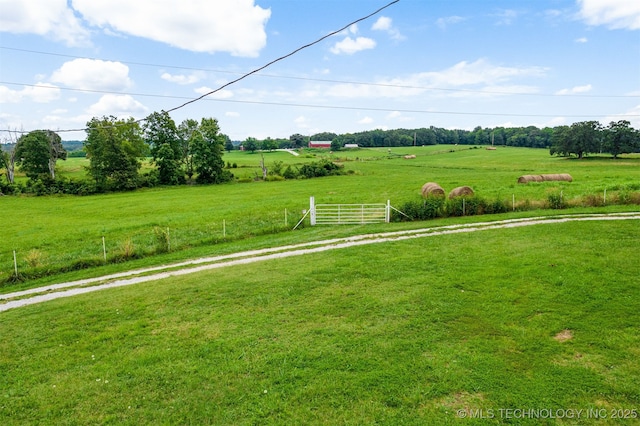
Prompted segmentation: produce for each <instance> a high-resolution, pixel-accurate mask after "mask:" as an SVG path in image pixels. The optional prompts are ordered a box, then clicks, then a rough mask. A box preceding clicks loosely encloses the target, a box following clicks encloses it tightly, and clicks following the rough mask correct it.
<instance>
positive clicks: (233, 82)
mask: <svg viewBox="0 0 640 426" xmlns="http://www.w3.org/2000/svg"><path fill="white" fill-rule="evenodd" d="M399 1H400V0H393V1H391V2H389V3H387V4H386V5H384V6H382V7H381V8H379V9H377V10H376V11H374V12H372V13H370V14H368V15H366V16H364V17H362V18H359V19H356V20H355V21H353V22H350V23H348V24H347V25H345V26H343V27H342V28H340V29H338V30H335V31H332V32H330V33H329V34H326V35H324V36H322V37H320V38H319V39H317V40H315V41H313V42H311V43H308V44H305V45H303V46H301V47H299V48H297V49H295V50H293V51H292V52H290V53H287V54H286V55H283V56H281V57H279V58H276V59H274V60H273V61H271V62H268V63H267V64H265V65H263V66H261V67H259V68H256V69H255V70H253V71H250V72H248V73H246V74H244V75H242V76H241V77H239V78H236V79H235V80H232V81H230V82H228V83H226V84H223V85H222V86H220V87H218V88H217V89H214V90H211V91H209V92H207V93H205V94H203V95H202V96H199V97H197V98H195V99H191V100H189V101H187V102H184V103H182V104H181V105H178V106H176V107H173V108H170V109H168V110H166V111H165V112H167V113H169V112H172V111H176V110H178V109H181V108H184V107H186V106H187V105H190V104H192V103H195V102H198V101H200V100H202V99H204V98H206V97H207V96H209V95H212V94H214V93H216V92H219V91H221V90H223V89H225V88H227V87H229V86H231V85H232V84H235V83H237V82H239V81H241V80H244V79H245V78H247V77H249V76H251V75H253V74H257V73H259V72H260V71H262V70H263V69H265V68H268V67H270V66H271V65H273V64H275V63H277V62H280V61H282V60H284V59H287V58H289V57H291V56H293V55H295V54H296V53H298V52H300V51H301V50H304V49H307V48H309V47H311V46H314V45H316V44H318V43H320V42H322V41H324V40H326V39H327V38H329V37H332V36H334V35H336V34H338V33H340V32H342V31H344V30H346V29H347V28H349V27H351V26H352V25H355V24H357V23H358V22H362V21H364V20H366V19H369V18H370V17H372V16H374V15H376V14H378V13H380V12H381V11H383V10H385V9H387V8H388V7H390V6H392V5H394V4H395V3H398V2H399ZM145 120H146V118H142V119H139V120H135V122H136V123H140V122H142V121H145ZM83 130H86V127H85V128H83V129H73V130H72V129H65V130H58V133H62V132H77V131H83ZM21 133H23V132H21Z"/></svg>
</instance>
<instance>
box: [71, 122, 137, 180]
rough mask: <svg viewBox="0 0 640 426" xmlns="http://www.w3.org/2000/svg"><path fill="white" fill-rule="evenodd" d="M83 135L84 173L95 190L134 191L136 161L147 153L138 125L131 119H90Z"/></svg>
mask: <svg viewBox="0 0 640 426" xmlns="http://www.w3.org/2000/svg"><path fill="white" fill-rule="evenodd" d="M86 132H87V138H86V140H85V142H84V149H85V151H86V153H87V158H88V159H89V167H88V168H87V171H88V173H89V175H90V176H91V177H92V178H93V179H94V180H95V182H96V185H97V187H98V189H100V190H125V189H135V188H136V187H137V186H138V184H139V182H138V181H139V178H138V171H139V169H140V165H141V163H140V158H141V157H143V156H145V155H146V154H147V151H148V149H147V145H146V144H145V142H144V140H143V138H142V130H141V129H140V125H139V124H138V123H137V122H136V121H135V120H134V119H133V118H129V119H127V120H123V119H117V118H116V117H113V116H110V117H103V118H101V119H99V118H95V117H94V118H92V119H91V121H89V122H88V123H87V129H86Z"/></svg>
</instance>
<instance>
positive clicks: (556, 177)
mask: <svg viewBox="0 0 640 426" xmlns="http://www.w3.org/2000/svg"><path fill="white" fill-rule="evenodd" d="M540 176H542V180H544V181H545V182H547V181H563V182H573V178H572V177H571V175H570V174H568V173H555V174H547V175H540Z"/></svg>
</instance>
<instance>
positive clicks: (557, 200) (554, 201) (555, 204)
mask: <svg viewBox="0 0 640 426" xmlns="http://www.w3.org/2000/svg"><path fill="white" fill-rule="evenodd" d="M563 198H564V197H563V196H562V193H560V194H549V195H548V196H547V203H548V205H549V208H551V209H556V210H559V209H564V208H565V207H566V206H567V205H566V203H565V201H564V199H563Z"/></svg>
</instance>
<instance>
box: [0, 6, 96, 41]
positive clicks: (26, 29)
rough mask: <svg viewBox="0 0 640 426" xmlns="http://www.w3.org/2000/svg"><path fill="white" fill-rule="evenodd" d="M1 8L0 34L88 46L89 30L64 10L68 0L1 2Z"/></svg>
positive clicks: (70, 11)
mask: <svg viewBox="0 0 640 426" xmlns="http://www.w3.org/2000/svg"><path fill="white" fill-rule="evenodd" d="M0 8H1V9H2V13H0V31H3V32H10V33H17V34H38V35H40V36H45V37H49V38H51V39H53V40H56V41H62V42H64V43H65V44H67V45H68V46H85V45H88V44H89V31H88V30H86V29H85V28H83V27H82V24H81V22H80V21H79V20H78V18H76V16H75V15H74V13H73V11H72V10H71V9H69V8H68V7H67V0H20V1H15V0H0Z"/></svg>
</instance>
